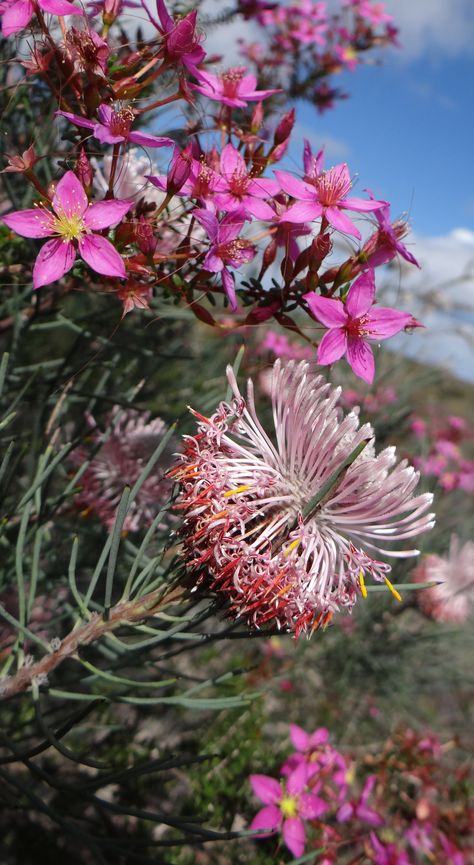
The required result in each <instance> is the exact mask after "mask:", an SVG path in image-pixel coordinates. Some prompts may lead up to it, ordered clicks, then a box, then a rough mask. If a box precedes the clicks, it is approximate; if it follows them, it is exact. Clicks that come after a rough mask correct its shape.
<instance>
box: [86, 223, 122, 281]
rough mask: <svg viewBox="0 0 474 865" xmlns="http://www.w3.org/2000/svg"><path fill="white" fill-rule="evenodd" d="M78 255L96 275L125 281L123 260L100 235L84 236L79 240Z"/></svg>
mask: <svg viewBox="0 0 474 865" xmlns="http://www.w3.org/2000/svg"><path fill="white" fill-rule="evenodd" d="M79 254H80V256H81V257H82V258H83V259H84V261H85V262H86V263H87V264H88V265H89V267H92V270H95V271H96V273H101V274H103V275H104V276H117V277H119V279H126V276H127V273H126V271H125V265H124V263H123V259H122V258H121V256H120V255H119V254H118V252H117V250H116V249H115V247H114V246H112V244H111V243H110V241H109V240H107V239H106V238H105V237H101V235H100V234H86V235H84V237H82V238H81V239H80V240H79Z"/></svg>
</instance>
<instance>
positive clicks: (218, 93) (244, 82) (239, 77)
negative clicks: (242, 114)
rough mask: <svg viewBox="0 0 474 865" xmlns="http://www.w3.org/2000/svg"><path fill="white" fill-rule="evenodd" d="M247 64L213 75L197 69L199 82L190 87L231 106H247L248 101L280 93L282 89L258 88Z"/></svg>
mask: <svg viewBox="0 0 474 865" xmlns="http://www.w3.org/2000/svg"><path fill="white" fill-rule="evenodd" d="M246 71H247V68H246V67H245V66H234V67H233V68H232V69H228V70H227V71H226V72H222V73H221V75H212V74H211V73H210V72H204V71H203V70H201V69H199V70H198V69H196V70H195V71H194V75H195V77H196V78H197V80H198V81H199V84H191V85H190V87H191V88H192V89H193V90H196V91H197V92H198V93H202V95H203V96H207V97H208V99H213V100H214V101H215V102H220V103H221V105H228V106H229V107H230V108H245V107H246V105H247V103H248V102H260V100H261V99H266V98H267V97H268V96H273V95H274V94H275V93H280V92H281V91H280V90H256V89H255V88H256V86H257V79H256V78H255V75H246V74H245V73H246Z"/></svg>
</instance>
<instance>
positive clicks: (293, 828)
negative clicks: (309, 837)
mask: <svg viewBox="0 0 474 865" xmlns="http://www.w3.org/2000/svg"><path fill="white" fill-rule="evenodd" d="M282 834H283V840H284V842H285V844H286V846H287V847H288V850H289V851H290V853H293V856H296V857H297V858H298V856H302V855H303V853H304V845H305V840H306V838H305V831H304V825H303V822H302V821H301V820H300V819H299V817H290V819H289V820H284V822H283V833H282Z"/></svg>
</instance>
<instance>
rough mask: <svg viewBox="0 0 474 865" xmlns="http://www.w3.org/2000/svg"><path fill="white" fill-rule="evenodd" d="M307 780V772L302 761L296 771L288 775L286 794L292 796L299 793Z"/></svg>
mask: <svg viewBox="0 0 474 865" xmlns="http://www.w3.org/2000/svg"><path fill="white" fill-rule="evenodd" d="M307 780H308V770H307V766H306V763H305V761H304V760H302V761H301V763H298V765H297V766H296V769H293V771H292V772H291V774H290V775H288V778H287V782H286V786H287V790H288V792H289V793H290V794H291V795H292V796H293V795H294V794H295V793H301V791H302V790H304V788H305V786H306V782H307Z"/></svg>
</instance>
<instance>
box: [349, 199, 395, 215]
mask: <svg viewBox="0 0 474 865" xmlns="http://www.w3.org/2000/svg"><path fill="white" fill-rule="evenodd" d="M384 205H386V202H385V201H376V199H375V198H372V199H371V200H370V201H367V199H366V198H344V200H343V201H340V202H339V207H345V208H346V210H357V211H360V212H361V213H368V212H369V211H370V210H378V209H379V207H384Z"/></svg>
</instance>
